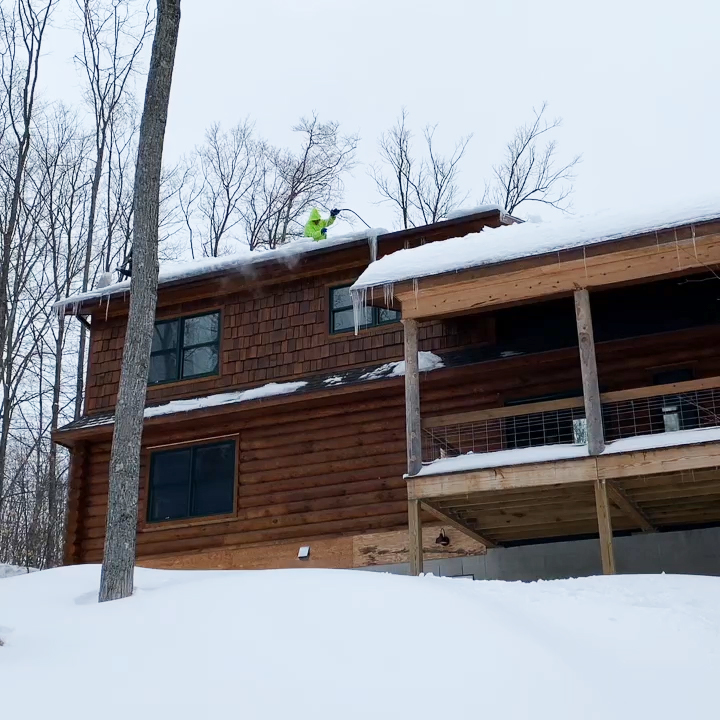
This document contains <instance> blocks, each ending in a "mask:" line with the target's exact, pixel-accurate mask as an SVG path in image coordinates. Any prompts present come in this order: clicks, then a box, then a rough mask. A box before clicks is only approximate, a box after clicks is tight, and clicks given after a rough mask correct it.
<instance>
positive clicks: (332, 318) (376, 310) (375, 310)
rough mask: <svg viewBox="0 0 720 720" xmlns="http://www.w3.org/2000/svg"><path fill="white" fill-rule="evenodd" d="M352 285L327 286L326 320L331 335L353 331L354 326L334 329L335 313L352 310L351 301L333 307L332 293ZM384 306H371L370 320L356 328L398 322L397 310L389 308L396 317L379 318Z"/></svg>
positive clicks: (364, 328)
mask: <svg viewBox="0 0 720 720" xmlns="http://www.w3.org/2000/svg"><path fill="white" fill-rule="evenodd" d="M349 287H352V284H350V285H335V286H333V287H331V288H328V308H329V311H328V317H329V319H328V322H329V325H330V334H331V335H341V334H342V333H347V332H353V331H354V328H343V329H341V330H336V329H335V315H336V314H337V313H340V312H345V311H346V310H352V303H350V304H349V305H343V306H342V307H335V305H334V303H333V300H334V293H335V292H337V291H338V290H346V289H347V288H349ZM383 309H385V308H377V307H373V308H371V310H372V320H371V321H370V322H369V323H365V324H363V325H360V327H359V328H358V329H359V330H367V329H369V328H375V327H383V326H384V325H393V324H394V323H397V322H400V320H401V315H400V311H399V310H391V309H389V308H388V310H390V312H395V313H397V317H395V318H391V319H389V320H381V319H380V312H381V310H383Z"/></svg>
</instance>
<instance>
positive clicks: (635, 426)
mask: <svg viewBox="0 0 720 720" xmlns="http://www.w3.org/2000/svg"><path fill="white" fill-rule="evenodd" d="M602 414H603V428H604V430H605V441H606V442H612V441H613V440H620V439H622V438H627V437H635V436H636V435H655V434H657V433H664V432H675V431H678V430H696V429H699V428H708V427H717V426H720V389H717V388H710V389H705V390H692V391H688V392H675V393H668V394H665V395H653V396H651V397H639V398H632V399H629V400H619V401H616V402H605V403H603V405H602Z"/></svg>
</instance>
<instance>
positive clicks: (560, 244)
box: [351, 193, 720, 308]
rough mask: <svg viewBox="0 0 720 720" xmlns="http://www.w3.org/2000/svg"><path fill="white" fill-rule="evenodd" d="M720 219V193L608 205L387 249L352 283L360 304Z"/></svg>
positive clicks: (353, 292)
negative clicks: (446, 277) (460, 276)
mask: <svg viewBox="0 0 720 720" xmlns="http://www.w3.org/2000/svg"><path fill="white" fill-rule="evenodd" d="M712 220H720V193H718V194H717V195H715V196H713V197H712V198H710V199H708V200H704V201H696V202H693V203H686V204H679V203H675V204H672V203H668V204H666V205H664V206H662V207H658V208H653V209H644V210H639V209H636V208H633V209H631V210H628V211H624V212H621V211H603V212H597V213H593V214H590V215H584V216H579V217H574V216H569V217H568V216H566V217H562V218H560V219H558V220H553V221H549V222H541V223H521V224H515V225H503V226H501V227H498V228H484V229H483V230H482V231H481V232H478V233H471V234H470V235H465V236H464V237H457V238H449V239H448V240H438V241H437V242H433V243H427V244H425V245H421V246H419V247H415V248H410V249H406V250H398V251H397V252H394V253H391V254H390V255H386V256H385V257H383V258H380V259H379V260H377V261H376V262H374V263H372V264H371V265H370V266H369V267H368V268H367V269H366V270H365V271H364V272H363V273H362V275H361V276H360V277H359V278H358V279H357V281H356V282H355V283H354V285H353V286H352V288H351V293H352V295H353V299H354V302H355V303H356V304H357V306H358V308H361V307H362V306H363V305H364V300H365V298H366V297H367V295H366V291H367V290H368V289H371V288H377V289H379V288H381V287H382V288H383V289H384V292H385V293H386V294H388V293H389V294H392V286H393V284H395V283H399V282H404V281H408V280H413V279H417V278H422V277H428V276H432V275H440V274H444V273H453V272H460V271H462V270H467V269H469V268H473V267H480V266H484V265H496V264H500V263H503V262H509V261H511V260H518V259H521V258H525V257H532V256H537V255H547V254H552V253H556V252H560V251H562V250H568V249H571V248H581V247H586V246H590V245H595V244H598V243H603V242H608V241H612V240H619V239H622V238H626V237H632V236H635V235H643V234H647V233H653V232H660V231H662V230H668V229H672V228H679V227H683V226H688V225H689V226H694V225H695V224H697V223H703V222H708V221H712Z"/></svg>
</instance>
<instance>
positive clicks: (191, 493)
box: [148, 440, 235, 522]
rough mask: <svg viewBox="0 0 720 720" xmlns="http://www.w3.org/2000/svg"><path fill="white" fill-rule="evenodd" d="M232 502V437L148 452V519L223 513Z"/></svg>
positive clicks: (233, 457) (181, 517)
mask: <svg viewBox="0 0 720 720" xmlns="http://www.w3.org/2000/svg"><path fill="white" fill-rule="evenodd" d="M234 504H235V441H234V440H225V441H223V442H216V443H212V444H209V445H192V446H190V447H187V446H186V447H182V448H177V449H175V450H162V451H159V452H154V453H153V454H152V456H151V458H150V495H149V502H148V522H161V521H163V520H181V519H184V518H195V517H206V516H208V515H224V514H226V513H231V512H233V510H234Z"/></svg>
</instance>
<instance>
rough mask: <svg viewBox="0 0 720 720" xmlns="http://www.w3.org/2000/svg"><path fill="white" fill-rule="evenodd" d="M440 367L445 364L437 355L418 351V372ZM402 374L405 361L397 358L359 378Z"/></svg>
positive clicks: (372, 378) (366, 378) (367, 378)
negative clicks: (395, 360)
mask: <svg viewBox="0 0 720 720" xmlns="http://www.w3.org/2000/svg"><path fill="white" fill-rule="evenodd" d="M442 367H445V365H444V363H443V361H442V358H441V357H440V356H439V355H436V354H435V353H431V352H426V351H424V350H421V351H420V352H419V353H418V369H419V370H420V372H430V371H431V370H438V369H440V368H442ZM403 375H405V361H404V360H398V361H397V362H391V363H385V365H381V366H380V367H377V368H375V369H374V370H371V371H370V372H366V373H363V374H362V375H361V376H360V380H377V379H379V378H385V377H401V376H403Z"/></svg>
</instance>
